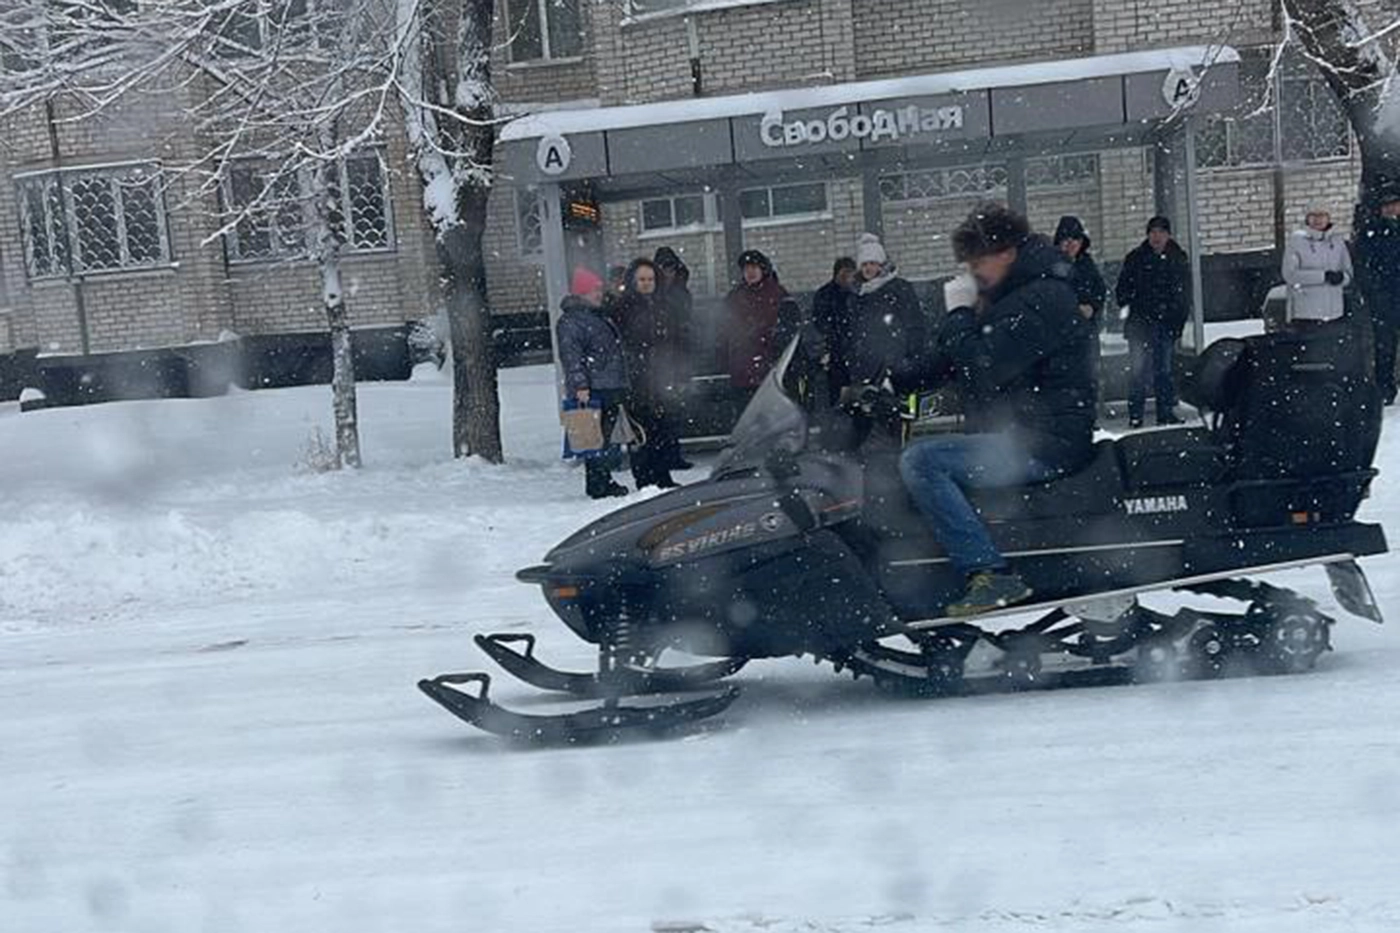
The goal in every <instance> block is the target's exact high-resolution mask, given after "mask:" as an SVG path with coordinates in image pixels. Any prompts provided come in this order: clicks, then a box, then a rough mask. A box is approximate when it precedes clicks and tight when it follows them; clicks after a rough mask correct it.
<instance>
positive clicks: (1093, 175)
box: [880, 152, 1099, 204]
mask: <svg viewBox="0 0 1400 933" xmlns="http://www.w3.org/2000/svg"><path fill="white" fill-rule="evenodd" d="M1009 180H1010V170H1009V169H1008V168H1007V166H1006V165H1005V164H1003V163H1000V162H991V163H983V164H981V165H962V166H954V167H951V168H933V169H921V170H918V171H913V172H901V173H899V174H894V175H882V176H880V197H881V199H882V200H884V201H886V202H889V203H892V204H898V203H904V202H915V203H917V202H921V201H937V200H942V199H947V198H973V197H975V198H998V197H1005V196H1006V191H1007V185H1008V182H1009ZM1098 182H1099V157H1098V156H1097V155H1096V154H1094V153H1092V152H1087V153H1076V154H1070V155H1059V156H1043V157H1037V158H1032V159H1027V160H1026V187H1027V188H1028V189H1031V190H1039V189H1044V188H1089V187H1094V186H1096V185H1098Z"/></svg>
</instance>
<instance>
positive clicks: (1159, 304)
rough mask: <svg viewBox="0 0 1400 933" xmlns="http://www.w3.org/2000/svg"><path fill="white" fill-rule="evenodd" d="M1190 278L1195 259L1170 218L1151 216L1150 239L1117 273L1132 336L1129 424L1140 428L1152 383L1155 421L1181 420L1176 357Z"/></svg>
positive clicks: (1128, 334) (1186, 313) (1187, 305)
mask: <svg viewBox="0 0 1400 933" xmlns="http://www.w3.org/2000/svg"><path fill="white" fill-rule="evenodd" d="M1190 280H1191V261H1190V260H1189V259H1188V258H1187V256H1186V251H1185V250H1183V249H1182V248H1181V247H1180V246H1178V245H1177V244H1176V241H1175V240H1173V239H1172V225H1171V222H1170V221H1169V220H1167V218H1165V217H1153V218H1152V219H1151V220H1150V221H1148V223H1147V239H1146V240H1143V242H1142V244H1141V245H1139V246H1138V248H1137V249H1135V250H1133V251H1132V252H1131V253H1129V254H1128V256H1127V258H1126V259H1124V260H1123V269H1122V271H1121V272H1119V273H1118V289H1117V298H1118V306H1119V307H1122V308H1127V309H1128V320H1127V322H1126V323H1125V324H1124V325H1123V336H1124V337H1126V338H1127V339H1128V356H1129V359H1130V360H1131V364H1132V385H1131V387H1130V389H1129V392H1128V424H1129V426H1130V427H1134V428H1140V427H1142V420H1143V415H1144V413H1145V412H1146V410H1147V389H1148V384H1149V383H1154V384H1155V389H1154V392H1155V398H1156V399H1157V423H1158V424H1180V423H1181V419H1180V418H1178V417H1177V416H1176V384H1175V383H1174V382H1173V380H1172V357H1173V354H1174V353H1175V352H1176V342H1177V341H1178V340H1180V339H1181V332H1182V330H1184V329H1185V327H1186V320H1187V318H1189V317H1190V316H1191V303H1190V298H1189V294H1190V292H1189V282H1190Z"/></svg>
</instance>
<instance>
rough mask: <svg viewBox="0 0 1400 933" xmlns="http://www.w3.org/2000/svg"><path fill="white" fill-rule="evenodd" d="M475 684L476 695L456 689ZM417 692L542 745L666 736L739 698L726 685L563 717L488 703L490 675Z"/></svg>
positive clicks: (442, 681)
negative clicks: (695, 693) (637, 733)
mask: <svg viewBox="0 0 1400 933" xmlns="http://www.w3.org/2000/svg"><path fill="white" fill-rule="evenodd" d="M471 685H476V686H477V687H479V688H480V689H479V691H478V692H477V693H476V694H474V695H473V694H472V693H469V692H468V691H466V690H459V689H457V688H458V687H468V686H471ZM418 689H420V690H422V691H423V692H424V693H425V694H427V695H428V696H429V697H431V698H432V699H433V700H434V701H436V702H437V703H438V704H439V705H441V706H442V707H443V708H444V709H446V710H447V711H448V712H449V713H451V714H452V715H454V716H456V717H457V718H458V719H461V720H463V721H464V722H468V723H470V724H471V725H473V726H476V727H477V728H478V729H481V730H483V731H486V732H490V733H492V734H493V735H498V736H502V737H504V738H508V739H517V740H519V741H523V742H530V743H537V744H542V745H559V744H575V743H584V742H596V741H615V740H617V739H618V738H619V737H621V736H622V735H623V734H625V733H628V732H633V731H636V730H643V731H648V732H656V733H661V732H666V731H668V730H670V729H674V728H676V727H678V726H682V725H685V724H688V723H692V722H697V721H699V720H701V719H706V718H708V717H710V716H715V715H718V714H719V713H722V712H724V710H725V709H727V708H728V707H729V704H731V703H733V702H734V700H735V699H736V698H737V697H738V696H739V688H738V687H734V686H730V687H725V688H724V689H723V690H720V691H718V692H712V693H709V694H704V695H701V696H699V697H697V698H694V699H681V700H672V701H662V702H659V703H650V704H649V703H646V702H645V699H646V698H640V700H641V702H639V698H637V697H628V700H629V702H628V703H627V704H626V705H624V704H622V703H619V702H617V701H615V700H609V701H606V702H604V703H603V704H602V705H600V706H594V707H591V708H588V709H583V710H579V711H577V712H573V713H566V714H563V715H548V716H532V715H529V714H527V713H515V712H511V711H510V710H507V709H505V708H503V707H500V706H497V705H496V704H495V703H493V702H492V701H491V699H490V691H491V676H490V675H489V674H442V675H439V676H437V677H434V678H432V679H431V680H420V681H418Z"/></svg>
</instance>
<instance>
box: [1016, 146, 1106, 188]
mask: <svg viewBox="0 0 1400 933" xmlns="http://www.w3.org/2000/svg"><path fill="white" fill-rule="evenodd" d="M1098 184H1099V157H1098V156H1097V155H1095V154H1094V153H1092V152H1090V153H1078V154H1074V155H1059V156H1048V157H1045V158H1035V159H1027V160H1026V187H1027V188H1035V189H1043V188H1097V187H1098Z"/></svg>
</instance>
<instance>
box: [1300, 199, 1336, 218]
mask: <svg viewBox="0 0 1400 933" xmlns="http://www.w3.org/2000/svg"><path fill="white" fill-rule="evenodd" d="M1313 214H1326V215H1327V216H1328V217H1331V216H1332V208H1330V207H1328V206H1327V205H1326V204H1324V203H1323V202H1321V201H1310V202H1308V206H1307V207H1306V208H1304V210H1303V219H1304V220H1307V219H1308V218H1309V217H1311V216H1312V215H1313Z"/></svg>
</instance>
